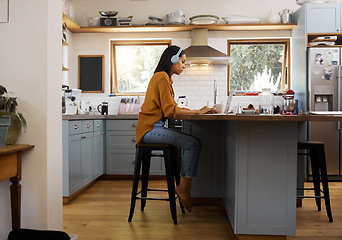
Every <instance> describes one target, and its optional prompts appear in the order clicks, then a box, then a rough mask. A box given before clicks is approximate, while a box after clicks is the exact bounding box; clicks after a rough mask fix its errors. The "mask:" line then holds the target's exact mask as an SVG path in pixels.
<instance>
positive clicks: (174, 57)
mask: <svg viewBox="0 0 342 240" xmlns="http://www.w3.org/2000/svg"><path fill="white" fill-rule="evenodd" d="M178 61H179V57H178V55H173V56H172V58H171V62H172V63H173V64H176V63H178Z"/></svg>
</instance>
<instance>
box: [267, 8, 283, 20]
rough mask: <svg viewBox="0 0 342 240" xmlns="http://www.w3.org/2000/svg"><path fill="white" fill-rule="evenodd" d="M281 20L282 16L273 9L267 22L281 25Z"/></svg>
mask: <svg viewBox="0 0 342 240" xmlns="http://www.w3.org/2000/svg"><path fill="white" fill-rule="evenodd" d="M280 21H281V18H280V14H279V13H278V12H277V11H276V10H275V9H273V8H271V12H270V14H269V15H268V18H267V22H268V23H280Z"/></svg>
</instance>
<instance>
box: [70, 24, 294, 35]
mask: <svg viewBox="0 0 342 240" xmlns="http://www.w3.org/2000/svg"><path fill="white" fill-rule="evenodd" d="M295 26H297V25H296V24H207V25H157V26H145V25H144V26H114V27H78V28H72V27H69V26H68V29H69V31H70V32H73V33H115V32H181V31H190V30H191V29H195V28H207V29H208V30H209V31H269V30H292V29H293V28H294V27H295Z"/></svg>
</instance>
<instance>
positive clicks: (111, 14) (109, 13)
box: [99, 11, 119, 17]
mask: <svg viewBox="0 0 342 240" xmlns="http://www.w3.org/2000/svg"><path fill="white" fill-rule="evenodd" d="M99 13H100V14H101V16H103V17H115V16H116V15H117V14H118V13H119V12H117V11H99Z"/></svg>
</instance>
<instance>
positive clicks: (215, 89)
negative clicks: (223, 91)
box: [214, 80, 217, 108]
mask: <svg viewBox="0 0 342 240" xmlns="http://www.w3.org/2000/svg"><path fill="white" fill-rule="evenodd" d="M216 97H217V84H216V80H214V108H216Z"/></svg>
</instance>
